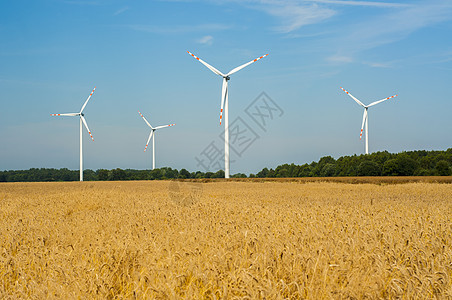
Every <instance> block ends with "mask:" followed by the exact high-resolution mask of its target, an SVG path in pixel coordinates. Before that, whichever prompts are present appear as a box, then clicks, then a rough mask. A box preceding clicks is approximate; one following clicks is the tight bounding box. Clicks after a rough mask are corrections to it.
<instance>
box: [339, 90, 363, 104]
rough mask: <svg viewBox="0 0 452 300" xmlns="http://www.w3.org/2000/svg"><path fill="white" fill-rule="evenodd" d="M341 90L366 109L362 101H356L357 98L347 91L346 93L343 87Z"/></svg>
mask: <svg viewBox="0 0 452 300" xmlns="http://www.w3.org/2000/svg"><path fill="white" fill-rule="evenodd" d="M341 90H343V91H344V92H345V93H347V95H349V96H350V97H352V99H353V100H355V101H356V103H358V104H359V105H361V106H362V107H366V106H365V105H364V104H363V103H362V102H361V101H359V100H358V99H356V98H355V97H353V95H352V94H350V93H349V92H347V91H346V90H345V89H343V88H342V87H341Z"/></svg>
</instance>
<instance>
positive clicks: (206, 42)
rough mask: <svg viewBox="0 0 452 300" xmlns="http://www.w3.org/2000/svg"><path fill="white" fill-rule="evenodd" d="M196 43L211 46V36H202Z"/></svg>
mask: <svg viewBox="0 0 452 300" xmlns="http://www.w3.org/2000/svg"><path fill="white" fill-rule="evenodd" d="M197 42H198V43H200V44H204V45H209V46H210V45H212V44H213V36H211V35H206V36H203V37H202V38H200V39H199V40H197Z"/></svg>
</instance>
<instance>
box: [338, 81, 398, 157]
mask: <svg viewBox="0 0 452 300" xmlns="http://www.w3.org/2000/svg"><path fill="white" fill-rule="evenodd" d="M341 90H343V91H344V92H345V93H347V95H349V96H350V97H352V99H353V100H355V101H356V103H358V104H359V105H361V106H362V107H364V114H363V124H362V125H361V133H360V134H359V139H360V140H361V138H362V136H363V130H364V124H365V125H366V154H369V116H368V113H367V110H368V109H369V107H371V106H374V105H376V104H378V103H381V102H383V101H386V100H389V99H391V98H394V97H397V96H398V95H394V96H391V97H388V98H384V99H381V100H378V101H375V102H372V103H371V104H369V105H364V104H363V103H362V102H361V101H359V100H358V99H356V98H355V97H353V95H352V94H350V93H349V92H347V91H346V90H345V89H343V88H342V87H341Z"/></svg>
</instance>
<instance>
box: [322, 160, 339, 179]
mask: <svg viewBox="0 0 452 300" xmlns="http://www.w3.org/2000/svg"><path fill="white" fill-rule="evenodd" d="M334 175H336V164H332V163H326V164H325V165H324V166H323V168H322V170H321V171H320V176H322V177H332V176H334Z"/></svg>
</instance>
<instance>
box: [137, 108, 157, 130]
mask: <svg viewBox="0 0 452 300" xmlns="http://www.w3.org/2000/svg"><path fill="white" fill-rule="evenodd" d="M138 113H139V114H140V116H141V117H142V118H143V120H144V121H145V122H146V124H148V126H149V127H151V128H152V129H154V127H152V126H151V124H149V122H148V120H146V118H145V117H144V116H143V115H142V114H141V113H140V111H138Z"/></svg>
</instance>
